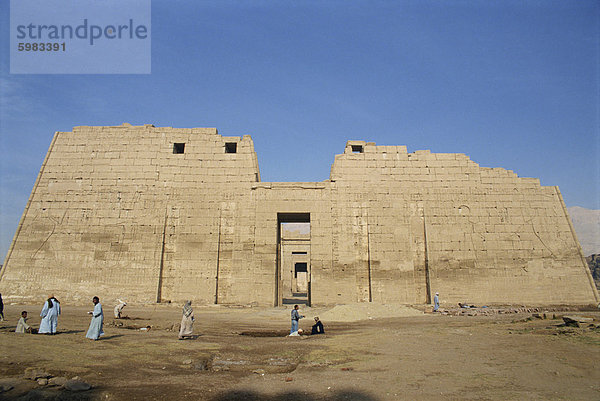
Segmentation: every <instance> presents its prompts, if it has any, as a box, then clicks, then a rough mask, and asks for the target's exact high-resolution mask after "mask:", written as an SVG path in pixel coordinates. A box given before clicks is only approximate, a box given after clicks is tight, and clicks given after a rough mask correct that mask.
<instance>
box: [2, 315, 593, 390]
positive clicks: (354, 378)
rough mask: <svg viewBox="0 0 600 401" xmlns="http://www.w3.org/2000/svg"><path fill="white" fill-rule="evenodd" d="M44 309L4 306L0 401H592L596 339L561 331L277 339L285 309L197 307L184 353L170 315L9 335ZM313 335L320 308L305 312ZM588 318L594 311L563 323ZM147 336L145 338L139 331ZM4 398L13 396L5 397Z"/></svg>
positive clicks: (536, 325)
mask: <svg viewBox="0 0 600 401" xmlns="http://www.w3.org/2000/svg"><path fill="white" fill-rule="evenodd" d="M41 306H42V305H41V303H40V305H35V306H32V305H29V306H23V305H5V311H4V312H5V316H6V320H5V321H3V322H0V350H1V351H0V389H1V388H2V385H3V384H4V385H7V384H8V385H10V386H12V387H13V388H12V389H10V390H8V391H5V392H2V393H0V399H7V400H13V399H23V400H39V399H42V400H55V399H56V400H62V399H68V400H164V399H169V400H211V401H221V400H268V401H275V400H282V401H283V400H286V401H294V400H301V401H317V400H327V401H341V400H361V401H378V400H394V399H401V400H434V399H435V400H600V369H599V366H600V330H599V329H598V328H593V327H588V325H584V326H585V327H582V328H571V327H558V325H559V324H560V323H562V320H560V319H558V317H559V315H562V314H563V313H559V312H554V314H556V315H557V319H552V313H549V314H548V315H547V317H548V319H537V318H533V319H527V318H531V313H529V314H525V313H521V314H501V315H493V316H444V315H440V314H422V313H419V312H417V311H414V310H413V312H414V313H407V314H405V315H406V316H396V317H387V318H386V317H375V318H371V319H368V318H367V319H366V320H360V321H354V322H331V321H325V320H324V324H325V329H326V334H325V335H318V336H302V337H295V338H294V337H285V334H286V333H287V331H288V330H289V316H290V309H289V307H288V308H284V307H281V308H242V307H240V308H231V307H221V306H213V307H195V308H194V311H195V316H196V323H195V326H194V328H195V332H196V333H197V334H198V337H197V338H195V339H192V340H184V341H180V340H178V339H177V332H176V331H173V325H174V324H175V325H177V324H178V323H179V321H180V319H181V318H180V316H181V312H180V307H179V306H175V305H152V306H127V307H126V308H125V310H124V314H125V315H127V316H129V317H130V319H123V320H119V321H116V324H123V326H120V327H119V326H115V325H114V324H115V320H114V319H113V318H112V308H113V307H114V305H106V306H105V308H104V311H105V326H104V327H105V329H104V331H105V333H106V335H105V336H104V337H102V338H101V340H99V341H96V342H94V341H91V340H88V339H86V338H85V333H86V331H87V328H88V325H89V319H90V317H89V315H87V314H86V311H88V310H91V306H86V307H83V306H70V305H63V306H62V308H63V313H62V315H61V316H60V318H59V325H58V328H59V333H58V334H57V335H54V336H47V335H29V334H16V333H14V332H12V331H14V328H15V326H16V323H17V321H18V317H19V315H20V312H21V310H27V311H29V317H30V319H29V323H30V324H32V325H33V326H34V327H38V326H39V317H38V315H39V311H40V309H41ZM301 312H302V313H303V314H305V315H306V316H307V318H306V319H303V320H301V321H300V327H301V328H303V329H305V330H306V329H308V330H309V331H310V326H311V324H312V323H313V320H312V317H313V316H316V315H322V316H327V312H328V310H327V309H325V308H321V309H316V308H304V309H303V310H302V311H301ZM569 314H576V315H579V316H590V317H594V318H595V321H594V324H595V325H598V324H600V321H599V320H600V313H599V312H595V311H594V312H578V313H569ZM147 325H151V326H152V328H151V329H150V330H149V331H147V332H144V331H140V330H139V328H141V327H145V326H147ZM26 368H39V369H43V370H45V371H47V372H48V373H50V374H52V375H54V376H64V377H67V378H71V377H73V376H79V377H80V378H81V379H82V380H85V381H86V382H88V383H90V384H92V386H93V387H92V390H90V391H86V392H80V393H71V392H69V391H67V390H64V389H62V388H59V387H48V386H39V385H38V384H37V383H36V382H35V381H31V380H25V379H22V376H23V373H24V371H25V369H26ZM6 388H8V387H6Z"/></svg>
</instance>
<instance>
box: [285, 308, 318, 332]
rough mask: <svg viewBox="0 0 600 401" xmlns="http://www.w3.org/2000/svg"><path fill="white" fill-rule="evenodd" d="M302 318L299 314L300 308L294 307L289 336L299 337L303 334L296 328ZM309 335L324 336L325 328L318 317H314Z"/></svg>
mask: <svg viewBox="0 0 600 401" xmlns="http://www.w3.org/2000/svg"><path fill="white" fill-rule="evenodd" d="M304 317H305V316H304V315H301V314H300V307H299V306H298V305H294V309H292V328H291V329H290V336H299V335H300V334H302V333H303V331H302V329H299V328H298V321H299V320H300V319H302V318H304ZM310 334H311V335H314V334H325V328H324V327H323V323H322V322H321V320H320V319H319V317H318V316H315V324H313V325H312V329H311V332H310Z"/></svg>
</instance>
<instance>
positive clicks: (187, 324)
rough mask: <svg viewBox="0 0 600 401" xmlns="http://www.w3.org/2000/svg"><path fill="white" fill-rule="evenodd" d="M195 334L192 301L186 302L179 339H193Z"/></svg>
mask: <svg viewBox="0 0 600 401" xmlns="http://www.w3.org/2000/svg"><path fill="white" fill-rule="evenodd" d="M193 334H194V310H193V309H192V301H186V302H185V305H183V317H182V318H181V328H180V329H179V339H180V340H183V339H184V338H185V337H192V336H193Z"/></svg>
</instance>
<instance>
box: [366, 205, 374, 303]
mask: <svg viewBox="0 0 600 401" xmlns="http://www.w3.org/2000/svg"><path fill="white" fill-rule="evenodd" d="M367 273H368V277H369V302H373V287H372V285H371V235H370V233H369V213H368V212H367Z"/></svg>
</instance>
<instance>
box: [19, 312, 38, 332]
mask: <svg viewBox="0 0 600 401" xmlns="http://www.w3.org/2000/svg"><path fill="white" fill-rule="evenodd" d="M34 331H35V329H33V328H31V326H30V325H28V324H27V311H25V310H24V311H23V312H21V318H20V319H19V322H18V323H17V328H16V329H15V333H34Z"/></svg>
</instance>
